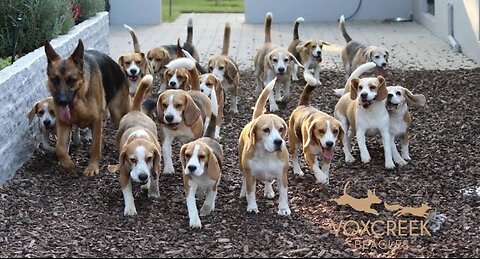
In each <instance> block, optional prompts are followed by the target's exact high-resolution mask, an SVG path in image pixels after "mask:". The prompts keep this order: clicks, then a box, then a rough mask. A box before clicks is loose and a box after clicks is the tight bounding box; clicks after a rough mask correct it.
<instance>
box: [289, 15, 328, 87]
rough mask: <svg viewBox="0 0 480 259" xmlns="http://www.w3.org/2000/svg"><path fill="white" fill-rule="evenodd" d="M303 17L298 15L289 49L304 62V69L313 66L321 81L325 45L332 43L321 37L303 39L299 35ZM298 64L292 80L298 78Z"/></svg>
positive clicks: (316, 77) (317, 77)
mask: <svg viewBox="0 0 480 259" xmlns="http://www.w3.org/2000/svg"><path fill="white" fill-rule="evenodd" d="M303 22H304V19H303V17H298V18H297V20H296V21H295V25H294V27H293V40H292V43H290V46H288V51H289V52H290V53H292V54H293V55H294V56H295V58H296V59H297V60H299V61H300V63H302V65H303V67H304V69H310V68H313V69H314V72H313V75H314V77H315V79H317V81H318V82H320V62H322V51H323V46H325V45H330V44H329V43H328V42H326V41H323V40H320V39H310V40H307V41H301V40H300V37H299V36H298V26H299V25H300V23H303ZM297 73H298V66H297V65H294V66H293V71H292V80H294V81H296V80H298V77H297Z"/></svg>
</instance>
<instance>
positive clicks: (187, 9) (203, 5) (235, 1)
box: [162, 0, 244, 22]
mask: <svg viewBox="0 0 480 259" xmlns="http://www.w3.org/2000/svg"><path fill="white" fill-rule="evenodd" d="M171 1H172V16H171V17H170V14H169V2H170V0H163V1H162V20H163V22H172V21H174V20H175V19H177V17H178V16H179V15H180V14H181V13H192V12H194V13H243V9H244V8H243V0H171ZM217 2H218V5H216V3H217Z"/></svg>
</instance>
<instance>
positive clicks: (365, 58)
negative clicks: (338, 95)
mask: <svg viewBox="0 0 480 259" xmlns="http://www.w3.org/2000/svg"><path fill="white" fill-rule="evenodd" d="M339 27H340V31H341V32H342V35H343V38H345V41H346V42H347V45H346V46H345V48H343V50H342V60H343V67H344V69H345V79H348V77H349V76H350V73H351V72H352V71H353V70H355V69H356V68H357V67H358V66H359V65H361V64H363V63H365V62H374V63H375V65H376V68H377V70H378V73H379V74H380V76H382V77H385V68H386V67H387V64H388V58H389V56H390V54H389V52H388V50H386V49H385V48H382V47H377V46H365V45H364V44H362V43H360V42H358V41H354V40H352V38H351V37H350V35H348V33H347V30H346V29H345V17H344V16H343V15H342V16H341V17H340V23H339Z"/></svg>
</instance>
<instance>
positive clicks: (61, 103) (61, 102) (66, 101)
mask: <svg viewBox="0 0 480 259" xmlns="http://www.w3.org/2000/svg"><path fill="white" fill-rule="evenodd" d="M57 104H58V105H59V106H67V105H69V104H70V100H69V98H68V97H67V96H66V95H63V94H62V95H59V96H58V98H57Z"/></svg>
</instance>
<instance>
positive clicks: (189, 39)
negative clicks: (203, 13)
mask: <svg viewBox="0 0 480 259" xmlns="http://www.w3.org/2000/svg"><path fill="white" fill-rule="evenodd" d="M186 42H187V43H188V44H193V19H192V17H190V18H188V24H187V41H186Z"/></svg>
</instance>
